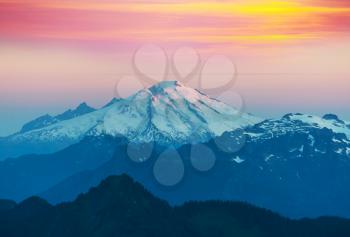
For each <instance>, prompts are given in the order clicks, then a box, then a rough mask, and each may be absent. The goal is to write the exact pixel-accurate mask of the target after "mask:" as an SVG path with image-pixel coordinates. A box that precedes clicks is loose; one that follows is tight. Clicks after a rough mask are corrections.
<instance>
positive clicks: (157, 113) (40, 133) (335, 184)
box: [0, 82, 350, 218]
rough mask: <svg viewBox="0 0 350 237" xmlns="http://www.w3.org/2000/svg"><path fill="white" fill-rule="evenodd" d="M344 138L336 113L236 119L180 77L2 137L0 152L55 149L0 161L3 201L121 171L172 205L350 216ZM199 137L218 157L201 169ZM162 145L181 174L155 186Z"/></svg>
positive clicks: (79, 189)
mask: <svg viewBox="0 0 350 237" xmlns="http://www.w3.org/2000/svg"><path fill="white" fill-rule="evenodd" d="M237 131H240V132H237ZM242 131H243V132H242ZM237 134H238V135H237ZM238 136H239V137H238ZM242 136H243V138H244V139H243V140H242ZM349 137H350V129H349V122H347V121H343V120H341V119H340V118H338V117H337V116H336V115H333V114H327V115H325V116H324V117H317V116H311V115H305V114H287V115H285V116H283V117H282V118H280V119H268V120H264V121H262V120H261V119H259V118H256V117H254V116H252V115H250V114H242V116H241V117H240V118H237V110H235V109H234V108H230V107H229V106H227V105H226V104H224V103H222V102H219V101H217V100H215V99H211V98H209V97H208V96H205V95H203V94H202V93H200V92H199V91H197V90H194V89H190V88H186V87H185V86H183V85H182V84H181V83H178V82H163V83H160V84H158V85H155V86H153V87H151V88H148V89H145V90H141V91H140V92H138V93H136V94H135V95H133V96H131V97H129V98H127V99H114V100H113V101H111V103H109V104H108V105H106V106H104V107H103V108H102V109H99V110H96V111H92V112H89V113H85V114H84V115H81V116H77V117H74V118H72V119H67V120H65V121H61V122H57V123H55V124H52V125H49V126H46V127H43V128H40V129H34V130H31V131H28V132H24V133H19V134H16V135H13V136H10V137H8V138H4V139H2V140H1V141H0V148H1V150H0V151H1V152H3V153H2V155H3V156H2V158H5V157H8V156H6V155H5V154H7V155H8V154H9V153H11V152H17V155H18V154H20V153H23V152H24V153H28V152H29V151H30V152H29V153H33V152H34V153H35V152H38V153H50V152H53V153H52V154H41V155H33V154H32V155H30V154H28V155H24V156H21V157H18V158H12V159H7V160H4V161H2V162H0V198H5V199H11V200H15V201H23V200H24V199H26V198H28V197H30V196H33V195H38V196H40V197H42V198H44V199H45V200H48V202H49V203H51V204H58V203H61V202H65V201H73V200H74V199H75V198H76V197H78V196H79V194H81V193H86V192H88V190H89V189H90V188H91V187H93V186H96V185H98V184H99V183H100V182H101V181H102V180H103V179H105V178H107V177H108V176H110V175H116V174H122V173H126V174H128V175H130V176H131V177H132V178H134V179H135V180H137V181H138V182H140V183H142V185H144V186H145V187H146V188H147V189H148V190H150V191H151V192H152V193H153V194H155V195H156V196H158V197H160V198H162V199H165V200H166V201H168V202H170V203H171V204H176V205H181V204H183V203H184V202H187V201H198V200H202V201H204V200H236V201H245V202H249V203H252V204H254V205H258V206H260V207H264V208H268V209H271V210H273V211H275V212H277V213H280V214H282V215H286V216H289V217H293V218H300V217H318V216H324V215H331V216H342V217H350V214H349V213H350V203H349V202H348V198H349V197H350V191H347V189H346V188H345V187H347V186H349V185H350V140H349ZM12 139H14V140H16V139H18V140H16V141H17V142H15V143H13V141H14V140H12ZM149 142H151V143H152V145H153V149H152V152H151V154H150V157H149V159H148V160H146V161H145V162H139V163H138V162H134V161H133V160H132V159H131V158H130V156H129V154H128V147H129V145H130V144H133V146H134V149H135V150H138V151H139V153H138V154H142V152H145V151H144V150H143V149H144V144H147V143H149ZM238 142H239V143H241V144H238ZM45 144H49V145H52V146H53V147H51V148H52V149H51V148H48V147H47V146H46V145H45ZM198 144H199V145H203V146H205V147H206V148H208V149H209V150H210V151H211V152H212V153H213V154H214V156H215V166H214V167H213V168H212V169H210V170H209V171H208V172H205V173H204V172H200V171H198V170H196V169H194V167H193V164H192V163H191V154H192V149H193V147H195V146H196V145H198ZM169 146H172V147H173V149H174V151H175V152H176V153H178V154H179V156H180V157H181V161H182V162H183V164H184V177H183V179H182V180H181V182H180V183H179V184H178V185H176V186H174V187H171V188H167V187H163V186H161V185H160V184H159V183H158V182H157V181H156V179H155V177H154V173H153V168H154V164H155V162H156V161H157V159H159V157H160V156H161V155H162V154H163V153H164V151H166V150H167V149H168V147H169ZM16 147H17V148H18V150H16ZM19 147H20V148H19ZM24 147H27V148H28V150H26V149H22V148H24ZM63 147H66V148H64V149H61V148H63ZM237 147H239V149H237ZM36 148H38V150H36ZM56 149H61V150H60V151H55V150H56ZM204 153H206V152H203V154H199V157H201V155H203V156H204V155H205V154H204ZM12 154H14V153H12ZM164 172H166V170H164Z"/></svg>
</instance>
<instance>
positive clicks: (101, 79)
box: [0, 0, 350, 136]
mask: <svg viewBox="0 0 350 237" xmlns="http://www.w3.org/2000/svg"><path fill="white" fill-rule="evenodd" d="M349 26H350V2H349V1H346V0H335V1H326V0H276V1H274V0H249V1H243V0H235V1H224V0H222V1H211V0H189V1H185V0H171V1H167V2H164V1H160V0H148V1H146V0H136V1H135V0H118V1H117V0H75V1H70V0H61V1H56V0H55V1H44V0H26V1H23V0H0V109H1V111H5V112H3V114H2V116H3V117H0V124H5V125H3V126H2V127H1V126H0V130H1V129H2V130H3V131H5V130H6V131H7V132H2V133H1V131H0V136H1V134H8V133H9V131H10V130H11V132H13V131H15V130H16V129H18V127H20V125H21V124H22V123H23V122H25V121H27V120H28V118H29V117H30V118H32V117H35V116H38V115H41V114H44V113H47V112H52V111H53V112H55V111H56V112H61V111H63V110H64V108H69V107H74V106H75V105H77V104H79V103H80V102H82V101H86V102H88V103H89V104H92V105H93V106H100V105H102V104H103V103H105V102H107V101H108V100H109V99H110V98H111V97H113V86H114V82H115V80H116V78H117V77H119V76H120V75H132V74H133V71H132V68H131V65H130V64H131V57H132V54H133V53H134V51H135V50H136V49H137V48H138V47H139V46H140V45H143V44H145V43H154V44H156V45H159V46H161V47H162V48H164V49H165V51H166V52H167V53H168V54H169V55H170V56H171V54H172V53H173V52H174V50H176V49H177V48H179V47H182V46H186V47H187V46H188V47H192V48H195V49H197V50H198V52H199V53H200V54H201V55H202V58H201V59H202V61H203V62H205V60H206V59H207V58H208V57H209V56H210V55H213V54H214V55H215V54H224V55H226V56H228V57H230V58H231V59H232V60H233V61H234V62H235V63H236V64H237V67H238V71H239V80H238V82H237V83H238V84H237V90H239V91H240V93H242V95H244V97H245V99H246V100H247V104H248V107H249V108H248V110H249V112H253V113H258V114H262V116H264V115H266V114H268V115H270V114H271V116H275V115H280V114H283V113H285V112H309V113H316V114H321V113H328V112H334V113H338V114H339V115H342V116H347V117H349V118H350V114H349V112H347V111H348V110H347V108H348V103H349V102H350V95H349V93H348V90H349V80H348V78H349V77H350V70H349V68H350V60H349V58H350V44H349V42H350V28H349ZM212 83H213V84H215V79H212ZM43 98H45V99H43ZM11 107H13V108H17V109H16V111H15V112H13V109H9V108H11ZM48 108H59V109H57V110H51V109H48ZM20 110H23V112H21V113H20ZM27 110H31V111H36V112H35V113H34V114H33V113H29V112H28V111H27ZM6 111H9V112H8V113H10V114H11V113H13V114H22V116H20V117H22V119H20V118H18V119H17V120H18V121H16V122H14V120H13V119H12V118H11V116H10V115H9V114H6ZM28 114H31V116H29V115H28ZM8 116H9V117H8ZM28 116H29V117H28ZM16 117H18V116H17V115H16ZM1 121H5V122H1ZM6 124H13V125H9V126H7V125H6ZM8 127H9V130H8Z"/></svg>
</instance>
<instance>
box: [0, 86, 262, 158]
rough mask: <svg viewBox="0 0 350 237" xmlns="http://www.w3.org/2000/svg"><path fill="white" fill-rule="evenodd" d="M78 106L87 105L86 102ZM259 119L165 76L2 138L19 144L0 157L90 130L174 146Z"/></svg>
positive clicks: (49, 147) (57, 144) (52, 147)
mask: <svg viewBox="0 0 350 237" xmlns="http://www.w3.org/2000/svg"><path fill="white" fill-rule="evenodd" d="M79 108H82V109H83V110H84V108H86V106H84V105H82V106H79ZM238 114H239V115H240V116H239V117H238V116H237V115H238ZM257 122H260V119H258V118H256V117H254V116H252V115H249V114H240V113H239V111H237V110H236V109H234V108H232V107H230V106H228V105H227V104H225V103H222V102H220V101H218V100H216V99H212V98H210V97H208V96H206V95H204V94H203V93H201V92H199V91H198V90H195V89H192V88H188V87H186V86H184V85H183V84H181V83H180V82H177V81H164V82H160V83H158V84H156V85H153V86H152V87H150V88H147V89H143V90H140V91H138V92H137V93H136V94H134V95H132V96H130V97H128V98H126V99H120V100H114V101H113V103H110V104H109V105H108V106H105V107H103V108H101V109H99V110H96V111H92V112H89V113H84V114H82V115H78V116H73V117H72V118H70V119H65V120H63V121H59V122H56V123H54V124H49V125H48V126H44V127H42V128H38V129H35V130H30V131H25V132H23V133H19V134H15V135H12V136H10V137H8V138H6V139H5V140H3V141H2V143H4V142H5V143H6V146H7V147H11V144H16V149H9V150H8V153H7V152H6V151H4V154H0V159H1V158H5V157H8V156H18V155H21V154H25V153H32V152H37V153H46V152H53V151H57V150H59V149H62V148H64V147H66V146H68V145H70V144H74V143H76V142H78V141H79V140H81V139H82V138H84V137H86V136H103V135H109V136H113V137H116V136H122V137H125V138H127V139H128V140H129V141H132V142H137V143H143V142H155V143H157V144H161V145H175V146H176V145H182V144H186V143H197V142H204V141H207V140H209V139H211V138H212V137H214V136H219V135H221V134H222V133H224V132H225V131H232V130H234V129H237V128H244V127H247V126H250V125H253V124H255V123H257ZM0 147H1V144H0ZM12 148H13V147H12Z"/></svg>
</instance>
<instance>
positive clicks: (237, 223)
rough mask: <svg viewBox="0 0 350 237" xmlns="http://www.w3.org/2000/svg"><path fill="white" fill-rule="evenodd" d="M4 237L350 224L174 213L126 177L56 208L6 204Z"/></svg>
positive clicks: (241, 208) (305, 231) (1, 214)
mask: <svg viewBox="0 0 350 237" xmlns="http://www.w3.org/2000/svg"><path fill="white" fill-rule="evenodd" d="M0 236H1V237H17V236H18V237H19V236H23V237H24V236H25V237H44V236H50V237H51V236H52V237H54V236H57V237H58V236H59V237H62V236H65V237H80V236H84V237H90V236H91V237H109V236H111V237H112V236H121V237H123V236H124V237H136V236H138V237H141V236H142V237H164V236H165V237H173V236H174V237H175V236H179V237H187V236H191V237H197V236H198V237H221V236H222V237H225V236H227V237H233V236H237V237H240V236H242V237H243V236H247V237H248V236H251V237H255V236H266V237H274V236H276V237H277V236H278V237H283V236H286V237H288V236H295V237H304V236H305V237H311V236H315V237H316V236H317V237H326V236H329V237H333V236H337V237H342V236H344V237H345V236H346V237H348V236H350V220H346V219H340V218H331V217H327V218H326V217H325V218H319V219H313V220H311V219H303V220H291V219H288V218H284V217H281V216H279V215H277V214H275V213H273V212H271V211H268V210H265V209H261V208H257V207H254V206H252V205H249V204H246V203H240V202H222V201H208V202H190V203H186V204H184V205H182V206H179V207H171V206H170V205H169V204H168V203H166V202H165V201H162V200H160V199H158V198H156V197H154V196H153V195H151V194H150V193H149V192H148V191H147V190H145V189H144V188H143V187H142V186H141V185H140V184H138V183H136V182H134V181H133V180H132V179H131V178H129V177H128V176H126V175H122V176H111V177H109V178H107V179H106V180H104V181H103V182H102V183H101V184H100V185H99V186H98V187H96V188H93V189H91V190H90V191H89V192H88V193H86V194H82V195H80V196H79V197H78V198H77V199H76V200H75V201H74V202H71V203H63V204H60V205H57V206H52V205H50V204H49V203H47V202H46V201H45V200H43V199H40V198H37V197H32V198H29V199H27V200H25V201H24V202H22V203H19V204H15V203H13V202H11V201H7V200H4V201H0Z"/></svg>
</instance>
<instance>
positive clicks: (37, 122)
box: [20, 103, 95, 133]
mask: <svg viewBox="0 0 350 237" xmlns="http://www.w3.org/2000/svg"><path fill="white" fill-rule="evenodd" d="M93 111H95V109H94V108H92V107H90V106H88V105H87V104H86V103H82V104H80V105H79V106H78V107H77V108H75V109H74V110H71V109H69V110H67V111H65V112H64V113H62V114H59V115H57V116H51V115H48V114H46V115H43V116H41V117H39V118H36V119H34V120H33V121H30V122H28V123H26V124H24V125H23V127H22V129H21V131H20V133H25V132H28V131H31V130H35V129H40V128H44V127H47V126H50V125H52V124H55V123H58V122H61V121H64V120H68V119H72V118H75V117H78V116H81V115H84V114H87V113H91V112H93Z"/></svg>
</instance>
